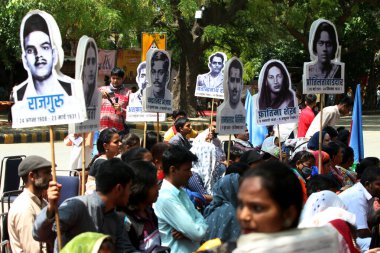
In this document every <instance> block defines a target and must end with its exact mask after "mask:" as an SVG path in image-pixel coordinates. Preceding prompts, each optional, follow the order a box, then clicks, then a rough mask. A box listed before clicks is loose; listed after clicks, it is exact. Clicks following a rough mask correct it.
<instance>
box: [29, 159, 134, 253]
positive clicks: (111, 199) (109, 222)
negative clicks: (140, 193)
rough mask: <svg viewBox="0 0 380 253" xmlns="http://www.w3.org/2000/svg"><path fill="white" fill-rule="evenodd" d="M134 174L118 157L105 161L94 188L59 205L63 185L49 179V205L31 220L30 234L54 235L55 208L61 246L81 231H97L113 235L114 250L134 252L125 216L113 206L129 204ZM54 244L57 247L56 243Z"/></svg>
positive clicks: (43, 238)
mask: <svg viewBox="0 0 380 253" xmlns="http://www.w3.org/2000/svg"><path fill="white" fill-rule="evenodd" d="M133 175H134V174H133V171H132V169H131V168H130V167H129V166H128V165H127V164H125V163H124V162H123V161H121V160H120V159H118V158H113V159H111V160H108V161H105V162H104V163H102V164H101V165H100V168H99V170H98V173H97V174H96V176H95V181H96V192H94V193H92V194H90V195H84V196H78V197H74V198H70V199H67V200H65V201H64V202H63V203H62V204H61V205H60V206H59V207H58V206H57V202H58V199H59V196H60V193H59V191H60V188H61V187H62V185H60V184H58V183H57V182H55V181H51V182H50V184H49V188H48V192H47V195H48V205H47V207H45V208H44V209H42V211H41V213H40V214H39V215H38V216H37V219H36V221H35V222H34V227H33V238H34V239H36V240H38V241H49V240H52V239H54V236H55V233H54V232H55V226H54V227H53V223H54V215H55V210H57V208H58V212H59V220H60V228H61V235H62V236H61V237H62V247H64V246H65V244H66V243H68V242H69V241H70V240H71V239H73V238H74V237H75V236H77V235H79V234H81V233H84V232H99V233H104V234H108V235H110V236H111V237H112V239H113V241H114V242H115V246H116V250H117V252H137V251H136V250H135V249H134V247H133V246H132V244H131V242H130V240H129V237H128V234H127V230H126V229H125V225H124V217H122V216H120V215H119V214H118V213H116V211H115V208H116V206H126V205H127V204H128V199H129V193H130V187H131V183H132V179H133ZM53 229H54V230H53ZM55 247H56V249H57V244H56V245H55Z"/></svg>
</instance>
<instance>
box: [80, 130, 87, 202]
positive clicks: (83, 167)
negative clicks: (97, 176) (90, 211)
mask: <svg viewBox="0 0 380 253" xmlns="http://www.w3.org/2000/svg"><path fill="white" fill-rule="evenodd" d="M85 137H86V134H85V133H82V187H81V195H84V185H85V183H86V182H85V172H86V155H85V154H86V152H85V151H86V150H85V148H86V143H85V140H86V138H85Z"/></svg>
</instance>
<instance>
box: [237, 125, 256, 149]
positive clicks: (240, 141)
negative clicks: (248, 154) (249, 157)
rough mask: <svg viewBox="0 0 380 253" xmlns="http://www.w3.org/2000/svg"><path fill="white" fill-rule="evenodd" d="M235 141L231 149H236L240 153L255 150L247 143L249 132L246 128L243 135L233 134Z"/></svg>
mask: <svg viewBox="0 0 380 253" xmlns="http://www.w3.org/2000/svg"><path fill="white" fill-rule="evenodd" d="M234 136H235V140H234V144H233V147H236V148H238V149H240V150H242V151H248V150H252V149H255V148H254V147H253V145H252V143H250V142H249V132H248V128H245V130H244V133H241V134H234Z"/></svg>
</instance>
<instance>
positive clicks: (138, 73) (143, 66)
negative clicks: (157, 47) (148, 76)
mask: <svg viewBox="0 0 380 253" xmlns="http://www.w3.org/2000/svg"><path fill="white" fill-rule="evenodd" d="M142 69H146V62H145V61H144V62H142V63H140V64H139V66H137V76H140V74H141V70H142Z"/></svg>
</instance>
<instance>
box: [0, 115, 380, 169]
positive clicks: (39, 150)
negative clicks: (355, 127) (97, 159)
mask: <svg viewBox="0 0 380 253" xmlns="http://www.w3.org/2000/svg"><path fill="white" fill-rule="evenodd" d="M350 123H351V118H350V117H344V118H343V119H341V120H340V121H339V123H338V125H339V126H345V127H348V128H349V126H350ZM363 128H364V132H363V135H364V154H365V156H376V157H380V147H379V144H380V116H379V115H367V116H363ZM136 133H137V134H138V135H140V136H141V135H142V131H141V130H136ZM222 138H223V139H228V137H227V136H222ZM21 154H24V155H40V156H43V157H45V158H46V159H48V160H51V152H50V144H49V143H30V144H22V143H19V144H0V159H2V158H3V157H4V156H10V155H21ZM55 159H56V164H57V166H58V167H57V169H59V170H65V169H67V168H68V167H69V159H70V147H67V146H65V145H64V144H63V142H62V141H57V142H55Z"/></svg>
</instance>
